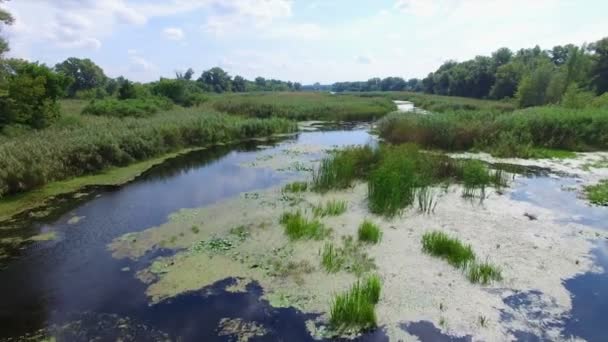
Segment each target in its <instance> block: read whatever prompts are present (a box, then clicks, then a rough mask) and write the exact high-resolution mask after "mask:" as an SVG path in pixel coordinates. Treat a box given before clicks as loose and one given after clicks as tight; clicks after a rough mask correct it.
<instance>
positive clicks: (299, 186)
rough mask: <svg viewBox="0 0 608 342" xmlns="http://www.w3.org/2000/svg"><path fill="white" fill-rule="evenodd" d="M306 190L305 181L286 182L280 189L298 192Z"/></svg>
mask: <svg viewBox="0 0 608 342" xmlns="http://www.w3.org/2000/svg"><path fill="white" fill-rule="evenodd" d="M306 190H308V183H307V182H293V183H289V184H286V185H285V186H283V189H282V191H283V192H284V193H300V192H305V191H306Z"/></svg>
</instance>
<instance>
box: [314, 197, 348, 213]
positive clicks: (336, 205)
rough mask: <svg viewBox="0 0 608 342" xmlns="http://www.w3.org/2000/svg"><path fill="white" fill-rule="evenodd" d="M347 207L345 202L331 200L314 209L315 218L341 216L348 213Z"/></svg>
mask: <svg viewBox="0 0 608 342" xmlns="http://www.w3.org/2000/svg"><path fill="white" fill-rule="evenodd" d="M346 209H347V205H346V202H345V201H338V200H331V201H328V202H326V203H325V205H323V204H319V205H316V206H314V207H313V208H312V213H313V214H314V216H315V217H325V216H339V215H342V214H344V213H345V212H346Z"/></svg>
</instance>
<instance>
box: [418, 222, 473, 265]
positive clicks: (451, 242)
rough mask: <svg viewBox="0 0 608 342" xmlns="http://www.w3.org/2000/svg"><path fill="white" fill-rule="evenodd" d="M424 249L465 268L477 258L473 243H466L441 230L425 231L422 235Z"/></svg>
mask: <svg viewBox="0 0 608 342" xmlns="http://www.w3.org/2000/svg"><path fill="white" fill-rule="evenodd" d="M422 250H423V251H424V252H425V253H428V254H430V255H432V256H436V257H439V258H442V259H444V260H446V261H447V262H448V263H450V264H451V265H452V266H454V267H458V268H465V267H466V266H467V265H468V264H469V263H470V262H472V261H474V260H475V253H473V249H472V248H471V245H465V244H463V243H462V242H460V241H459V240H458V239H456V238H452V237H450V236H448V235H447V234H445V233H444V232H439V231H433V232H430V233H425V234H424V235H423V236H422Z"/></svg>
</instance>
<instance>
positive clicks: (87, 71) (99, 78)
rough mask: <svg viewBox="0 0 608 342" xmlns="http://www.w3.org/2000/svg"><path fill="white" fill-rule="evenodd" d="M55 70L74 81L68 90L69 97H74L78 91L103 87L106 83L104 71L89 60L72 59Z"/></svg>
mask: <svg viewBox="0 0 608 342" xmlns="http://www.w3.org/2000/svg"><path fill="white" fill-rule="evenodd" d="M55 70H56V71H58V72H60V73H63V74H64V75H66V76H68V77H70V78H71V79H72V80H73V81H72V84H71V85H70V86H69V88H68V89H67V92H68V96H69V97H74V96H75V95H76V92H77V91H80V90H88V89H93V88H96V87H101V86H103V85H104V84H105V82H106V79H107V78H106V75H105V74H104V73H103V70H102V69H101V68H100V67H99V66H98V65H97V64H95V63H93V61H91V60H90V59H88V58H85V59H80V58H75V57H70V58H68V59H66V60H65V61H63V62H62V63H59V64H57V65H56V66H55Z"/></svg>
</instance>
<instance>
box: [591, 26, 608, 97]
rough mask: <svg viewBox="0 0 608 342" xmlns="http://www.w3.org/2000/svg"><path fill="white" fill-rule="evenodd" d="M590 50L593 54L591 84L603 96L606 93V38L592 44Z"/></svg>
mask: <svg viewBox="0 0 608 342" xmlns="http://www.w3.org/2000/svg"><path fill="white" fill-rule="evenodd" d="M590 49H591V50H592V51H593V52H594V56H593V66H592V67H591V84H592V85H593V86H594V87H595V91H596V92H597V93H598V94H603V93H605V92H607V91H608V37H606V38H604V39H602V40H599V41H597V42H595V43H593V44H592V45H591V47H590Z"/></svg>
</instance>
